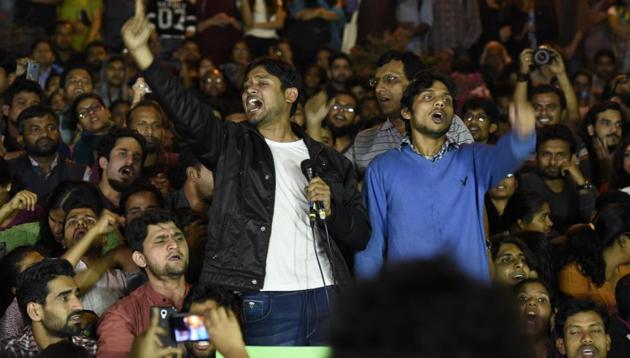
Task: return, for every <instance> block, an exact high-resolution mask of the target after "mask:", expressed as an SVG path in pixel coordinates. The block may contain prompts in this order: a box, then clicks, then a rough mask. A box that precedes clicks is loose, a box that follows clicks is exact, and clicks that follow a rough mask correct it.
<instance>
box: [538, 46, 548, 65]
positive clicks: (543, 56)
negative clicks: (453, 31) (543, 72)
mask: <svg viewBox="0 0 630 358" xmlns="http://www.w3.org/2000/svg"><path fill="white" fill-rule="evenodd" d="M549 62H551V52H550V51H549V50H547V49H544V48H538V49H536V51H534V63H535V64H536V65H538V66H541V65H546V64H548V63H549Z"/></svg>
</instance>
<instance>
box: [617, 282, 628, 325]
mask: <svg viewBox="0 0 630 358" xmlns="http://www.w3.org/2000/svg"><path fill="white" fill-rule="evenodd" d="M615 298H616V301H617V310H618V311H619V316H620V317H621V318H622V319H624V320H626V321H628V320H630V274H627V275H625V276H624V277H622V278H620V279H619V281H617V286H615Z"/></svg>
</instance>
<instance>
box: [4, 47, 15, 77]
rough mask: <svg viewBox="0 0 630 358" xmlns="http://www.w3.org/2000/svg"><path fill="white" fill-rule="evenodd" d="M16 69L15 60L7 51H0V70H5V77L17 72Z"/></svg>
mask: <svg viewBox="0 0 630 358" xmlns="http://www.w3.org/2000/svg"><path fill="white" fill-rule="evenodd" d="M16 67H17V64H16V63H15V59H14V58H13V57H12V56H10V55H9V54H8V53H6V52H5V51H3V50H0V68H2V69H3V70H4V72H5V75H6V76H8V75H9V74H10V73H12V72H15V68H16Z"/></svg>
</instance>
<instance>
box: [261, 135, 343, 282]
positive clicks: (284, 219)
mask: <svg viewBox="0 0 630 358" xmlns="http://www.w3.org/2000/svg"><path fill="white" fill-rule="evenodd" d="M265 141H266V142H267V145H269V148H270V149H271V154H272V155H273V162H274V167H275V175H276V195H275V201H274V210H273V219H272V222H271V237H270V239H269V250H268V251H267V273H266V275H265V283H264V285H263V288H262V291H298V290H307V289H313V288H319V287H323V286H324V283H323V282H322V276H321V274H320V271H319V267H318V265H317V257H319V262H320V264H321V267H322V271H323V273H324V279H325V280H326V285H327V286H328V285H331V284H332V283H333V282H332V273H331V270H330V263H329V261H328V259H327V257H326V254H325V252H324V245H323V242H321V241H319V242H318V243H317V252H318V254H317V256H316V255H315V248H314V247H313V233H312V231H311V226H310V222H309V219H308V211H309V210H308V200H307V199H306V191H305V188H306V186H307V181H306V177H305V176H304V174H302V170H301V169H300V164H301V163H302V161H303V160H304V159H308V158H309V156H308V150H307V148H306V145H305V144H304V141H302V140H299V141H296V142H291V143H278V142H273V141H270V140H268V139H265ZM315 230H317V228H315Z"/></svg>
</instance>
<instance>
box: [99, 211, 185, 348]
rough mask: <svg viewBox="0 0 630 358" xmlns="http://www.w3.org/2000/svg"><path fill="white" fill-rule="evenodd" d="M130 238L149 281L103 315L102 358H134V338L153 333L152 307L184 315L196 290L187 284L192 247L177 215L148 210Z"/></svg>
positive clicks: (129, 228)
mask: <svg viewBox="0 0 630 358" xmlns="http://www.w3.org/2000/svg"><path fill="white" fill-rule="evenodd" d="M125 237H126V238H127V241H128V243H129V248H130V249H131V250H132V252H133V256H132V258H133V261H134V262H135V263H136V264H137V265H138V266H139V267H141V268H143V269H144V271H145V273H146V275H147V277H148V280H149V281H148V282H147V283H145V284H144V285H142V286H141V287H139V288H137V289H136V290H135V291H133V292H132V293H131V294H130V295H129V296H127V297H125V298H123V299H122V300H120V301H118V302H117V303H116V304H114V305H113V306H112V307H110V308H109V310H107V312H105V314H104V315H103V317H102V319H101V323H100V325H99V326H98V336H99V351H98V356H99V357H103V358H110V357H128V356H129V353H130V352H131V347H132V344H133V340H134V338H135V337H136V336H138V335H140V334H141V333H142V332H144V331H146V329H147V328H149V323H150V319H151V318H150V311H151V307H154V306H158V307H169V306H172V307H175V308H177V309H178V310H180V309H181V308H182V306H183V304H184V299H185V298H186V295H187V294H188V290H189V289H190V286H189V285H188V284H187V283H186V280H185V274H186V269H187V267H188V245H187V243H186V238H185V237H184V234H183V232H182V231H181V229H180V228H179V227H178V226H177V224H176V223H175V222H174V221H173V214H171V213H170V212H168V211H163V210H148V211H146V212H144V213H143V214H142V216H140V217H138V218H136V219H134V220H132V221H131V223H129V224H128V225H127V228H126V230H125Z"/></svg>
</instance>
